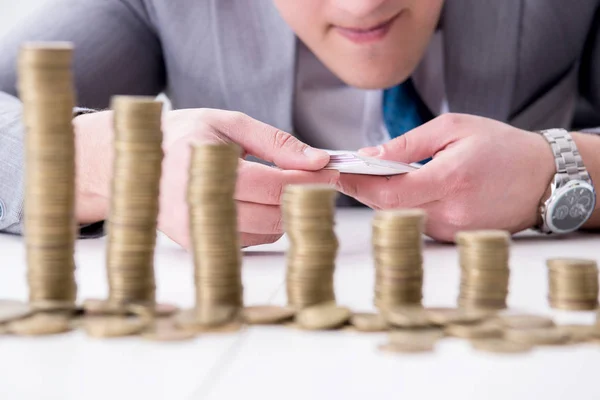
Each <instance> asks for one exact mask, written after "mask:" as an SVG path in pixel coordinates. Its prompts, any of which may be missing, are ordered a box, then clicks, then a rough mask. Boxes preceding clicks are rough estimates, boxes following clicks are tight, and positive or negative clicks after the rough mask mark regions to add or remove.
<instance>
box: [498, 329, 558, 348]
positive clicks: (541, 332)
mask: <svg viewBox="0 0 600 400" xmlns="http://www.w3.org/2000/svg"><path fill="white" fill-rule="evenodd" d="M504 338H505V339H506V340H509V341H511V342H517V343H525V344H530V345H553V344H565V343H567V342H568V341H569V334H568V333H566V332H565V331H561V330H560V329H558V328H556V327H555V326H551V327H545V328H531V329H507V330H505V331H504Z"/></svg>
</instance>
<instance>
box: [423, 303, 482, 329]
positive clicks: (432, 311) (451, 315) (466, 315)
mask: <svg viewBox="0 0 600 400" xmlns="http://www.w3.org/2000/svg"><path fill="white" fill-rule="evenodd" d="M425 311H426V312H427V316H428V318H429V320H430V321H431V322H433V323H434V324H437V325H448V324H456V323H458V324H464V323H473V322H478V321H481V320H483V319H486V318H488V317H489V316H490V315H492V314H491V313H490V312H489V311H484V310H469V309H465V308H450V307H433V308H427V309H425Z"/></svg>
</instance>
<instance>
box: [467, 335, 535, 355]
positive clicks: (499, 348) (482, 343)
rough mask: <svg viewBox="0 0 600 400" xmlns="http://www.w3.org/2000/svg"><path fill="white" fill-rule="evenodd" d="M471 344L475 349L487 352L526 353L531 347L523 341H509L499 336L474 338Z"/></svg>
mask: <svg viewBox="0 0 600 400" xmlns="http://www.w3.org/2000/svg"><path fill="white" fill-rule="evenodd" d="M471 345H472V346H473V348H474V349H475V350H479V351H485V352H488V353H506V354H516V353H527V352H528V351H531V349H533V347H532V346H531V345H528V344H525V343H516V342H509V341H508V340H504V339H500V338H487V339H475V340H472V341H471Z"/></svg>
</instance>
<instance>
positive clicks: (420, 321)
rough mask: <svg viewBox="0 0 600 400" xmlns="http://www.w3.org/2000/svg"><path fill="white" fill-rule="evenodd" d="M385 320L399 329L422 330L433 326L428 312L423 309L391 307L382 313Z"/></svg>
mask: <svg viewBox="0 0 600 400" xmlns="http://www.w3.org/2000/svg"><path fill="white" fill-rule="evenodd" d="M381 315H382V316H383V318H384V319H385V320H386V321H387V322H388V323H389V324H390V325H393V326H397V327H399V328H420V327H426V326H429V325H431V322H430V321H429V317H428V315H427V312H426V311H425V309H424V308H422V307H411V306H407V307H391V308H384V309H383V310H382V312H381Z"/></svg>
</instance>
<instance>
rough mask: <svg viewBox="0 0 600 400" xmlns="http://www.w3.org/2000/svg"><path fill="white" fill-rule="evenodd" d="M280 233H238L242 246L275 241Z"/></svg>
mask: <svg viewBox="0 0 600 400" xmlns="http://www.w3.org/2000/svg"><path fill="white" fill-rule="evenodd" d="M281 236H282V235H257V234H255V233H246V232H242V233H240V242H241V244H242V246H243V247H248V246H258V245H260V244H268V243H275V242H276V241H278V240H279V239H280V238H281Z"/></svg>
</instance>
